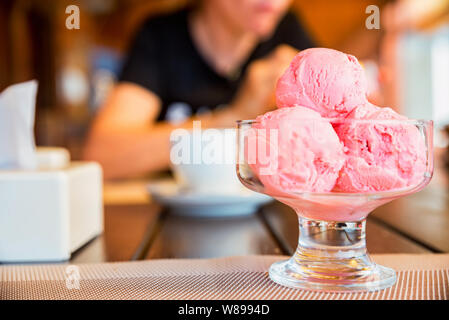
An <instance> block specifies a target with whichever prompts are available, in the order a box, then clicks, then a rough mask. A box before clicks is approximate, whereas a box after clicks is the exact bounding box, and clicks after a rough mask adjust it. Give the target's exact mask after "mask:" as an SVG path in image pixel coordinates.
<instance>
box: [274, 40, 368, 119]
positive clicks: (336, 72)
mask: <svg viewBox="0 0 449 320" xmlns="http://www.w3.org/2000/svg"><path fill="white" fill-rule="evenodd" d="M366 92H367V81H366V78H365V74H364V71H363V69H362V67H361V65H360V64H359V62H358V61H357V58H356V57H354V56H352V55H348V54H345V53H343V52H340V51H336V50H332V49H325V48H312V49H307V50H303V51H301V52H300V53H298V54H297V55H296V56H295V58H294V59H293V60H292V62H291V64H290V66H289V67H288V69H287V70H286V71H285V73H284V74H283V75H282V77H281V78H280V79H279V81H278V83H277V87H276V103H277V106H278V108H284V107H292V106H295V105H299V106H304V107H308V108H311V109H313V110H315V111H317V112H318V113H320V114H321V116H323V117H326V118H336V117H341V116H346V115H347V114H348V113H349V112H351V111H352V109H354V108H355V107H357V106H359V105H362V104H365V103H366V102H367V99H366Z"/></svg>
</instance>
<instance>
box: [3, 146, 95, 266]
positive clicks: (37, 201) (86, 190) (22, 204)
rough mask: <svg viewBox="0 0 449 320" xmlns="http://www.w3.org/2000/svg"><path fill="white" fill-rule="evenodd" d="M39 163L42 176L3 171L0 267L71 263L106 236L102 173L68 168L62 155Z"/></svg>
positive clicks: (83, 165) (80, 165)
mask: <svg viewBox="0 0 449 320" xmlns="http://www.w3.org/2000/svg"><path fill="white" fill-rule="evenodd" d="M43 152H46V153H47V154H46V155H43V154H42V153H43ZM58 152H59V153H58ZM38 153H39V152H38ZM56 153H58V154H56ZM38 159H39V160H38V161H39V163H40V165H39V169H38V170H34V171H30V170H28V171H25V170H24V171H20V170H17V171H1V170H0V262H42V261H63V260H67V259H70V255H71V253H72V252H74V251H75V250H76V249H78V248H80V247H81V246H82V245H84V244H86V243H87V242H88V241H89V240H91V239H93V238H94V237H96V236H97V235H99V234H101V233H102V231H103V203H102V171H101V167H100V166H99V165H98V164H96V163H93V162H71V163H66V164H64V162H68V161H69V160H68V157H66V156H64V149H62V150H59V151H58V150H57V149H56V150H54V152H53V153H52V152H51V150H48V149H45V150H41V154H40V155H38ZM55 159H56V160H55ZM55 167H56V168H55Z"/></svg>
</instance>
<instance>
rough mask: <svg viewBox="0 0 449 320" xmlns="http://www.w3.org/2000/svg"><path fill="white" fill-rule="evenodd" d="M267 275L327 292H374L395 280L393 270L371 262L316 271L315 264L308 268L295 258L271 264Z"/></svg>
mask: <svg viewBox="0 0 449 320" xmlns="http://www.w3.org/2000/svg"><path fill="white" fill-rule="evenodd" d="M330 268H332V267H330ZM269 275H270V278H271V280H273V281H274V282H276V283H278V284H280V285H283V286H287V287H291V288H296V289H306V290H320V291H328V292H344V291H376V290H382V289H385V288H388V287H391V286H392V285H394V283H395V282H396V272H395V271H394V270H393V269H390V268H387V267H384V266H380V265H377V264H375V263H372V264H371V265H370V266H369V267H367V268H363V269H362V270H360V269H354V270H352V271H351V269H350V268H346V270H345V271H344V272H342V269H341V268H340V267H339V268H337V269H325V268H324V266H323V267H322V268H320V269H319V271H317V268H316V266H315V267H312V268H309V267H308V266H307V265H301V264H300V263H298V262H296V261H295V257H292V258H290V259H289V260H287V261H280V262H276V263H274V264H272V265H271V267H270V270H269Z"/></svg>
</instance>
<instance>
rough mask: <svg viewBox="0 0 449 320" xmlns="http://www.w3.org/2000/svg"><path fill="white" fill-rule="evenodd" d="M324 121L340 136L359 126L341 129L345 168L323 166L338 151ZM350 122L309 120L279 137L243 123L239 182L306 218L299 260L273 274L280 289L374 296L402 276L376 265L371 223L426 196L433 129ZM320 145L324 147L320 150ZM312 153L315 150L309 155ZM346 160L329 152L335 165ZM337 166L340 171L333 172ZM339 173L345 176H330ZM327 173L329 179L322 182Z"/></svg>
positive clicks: (408, 123) (410, 123)
mask: <svg viewBox="0 0 449 320" xmlns="http://www.w3.org/2000/svg"><path fill="white" fill-rule="evenodd" d="M321 121H326V122H330V123H331V125H332V127H333V128H334V129H335V130H336V131H337V129H338V128H339V126H341V125H350V126H351V128H352V135H351V132H349V131H340V133H342V132H343V133H344V134H346V135H347V137H348V139H349V141H346V142H345V143H343V142H340V143H341V144H342V145H343V150H344V154H343V158H344V159H343V160H341V161H340V163H337V162H338V161H337V160H336V161H337V162H332V161H334V160H328V163H325V165H324V166H323V163H322V162H323V161H324V162H325V160H323V159H324V158H325V157H326V152H335V151H334V150H333V147H332V146H329V147H328V146H327V144H329V141H328V139H327V138H326V137H322V136H321V135H322V131H323V128H322V127H321ZM349 121H350V123H348V122H347V121H345V120H335V119H320V120H317V119H305V120H304V128H305V129H306V130H302V131H301V130H299V131H298V130H293V131H292V130H289V129H287V130H285V128H282V127H279V128H274V129H273V128H271V129H270V130H275V131H276V130H278V131H279V132H278V133H276V134H270V133H268V131H264V130H267V129H266V128H264V129H261V126H259V123H258V121H256V120H242V121H238V122H237V127H238V131H237V142H238V145H237V148H238V150H237V175H238V178H239V179H240V181H241V182H242V183H243V185H245V186H246V187H247V188H249V189H251V190H253V191H256V192H260V193H264V194H267V195H269V196H272V197H273V198H275V199H277V200H278V201H280V202H282V203H284V204H286V205H288V206H290V207H291V208H293V209H294V210H295V212H296V213H297V215H298V219H299V240H298V247H297V249H296V252H295V254H294V255H293V256H292V257H291V258H290V259H288V260H286V261H280V262H276V263H274V264H273V265H272V266H271V267H270V269H269V276H270V278H271V279H272V280H273V281H274V282H276V283H278V284H280V285H284V286H288V287H293V288H300V289H309V290H323V291H373V290H380V289H385V288H388V287H390V286H392V285H394V283H395V282H396V273H395V271H394V270H393V269H390V268H387V267H384V266H380V265H378V264H376V263H374V262H373V261H372V259H371V258H370V256H369V254H368V252H367V249H366V242H365V225H366V218H367V216H368V214H369V213H370V212H372V211H373V210H374V209H375V208H377V207H378V206H381V205H383V204H385V203H387V202H390V201H392V200H395V199H397V198H399V197H402V196H405V195H409V194H412V193H415V192H418V191H420V190H421V189H422V188H424V187H425V186H426V185H427V184H428V183H429V181H430V179H431V177H432V173H433V137H432V132H433V123H432V121H425V120H369V121H366V120H365V121H364V120H349ZM314 122H317V123H316V124H314ZM318 122H320V123H318ZM345 122H346V123H345ZM306 123H307V125H306ZM297 125H298V126H301V124H300V123H299V124H298V123H297ZM310 128H312V130H310ZM414 128H416V129H414ZM260 130H262V133H261V131H260ZM354 130H355V131H354ZM408 130H412V131H413V135H414V136H413V137H409V136H407V135H409V134H410V132H411V131H408ZM314 131H315V132H314ZM354 132H355V133H356V134H355V135H354ZM379 132H380V133H383V134H379V135H378V133H379ZM366 133H369V134H368V136H367V134H366ZM301 134H302V135H303V136H301ZM362 135H363V137H362ZM261 137H262V138H261ZM269 137H270V138H269ZM273 137H274V138H273ZM374 137H376V138H374ZM377 137H378V138H379V139H378V140H375V139H377ZM389 137H390V138H389ZM271 138H273V139H271ZM409 138H410V139H409ZM415 140H416V141H415ZM261 141H262V142H261ZM295 141H299V142H298V143H296V142H295ZM354 141H355V143H356V144H355V145H354V144H352V142H354ZM320 144H321V147H322V148H321V149H320V148H319V147H318V148H317V146H320ZM345 144H347V145H348V146H349V147H347V146H345ZM419 144H422V147H419V148H418V147H416V148H417V149H416V150H415V151H416V152H408V150H407V148H415V145H419ZM309 148H312V149H313V150H312V151H311V152H309V151H310V150H309ZM351 148H352V149H353V150H352V152H351V150H350V149H351ZM262 149H263V150H262ZM274 149H276V150H275V151H276V152H274V153H275V155H274V156H273V155H271V152H272V151H273V150H274ZM300 149H301V150H300ZM298 150H299V151H298ZM320 150H321V151H320ZM329 150H330V151H329ZM320 152H321V153H320ZM322 152H324V155H323V153H322ZM317 156H318V158H319V159H317V158H316V157H317ZM340 156H341V155H339V156H334V155H332V154H327V157H328V159H336V158H338V157H340ZM320 157H321V158H320ZM261 158H263V160H264V165H262V164H261V163H262V161H261ZM303 158H304V159H306V158H307V159H308V160H304V161H303ZM418 158H419V159H421V160H419V163H420V164H418V163H417V161H418V160H417V159H418ZM354 159H355V160H354ZM360 159H363V160H360ZM358 160H360V161H361V162H360V163H359V162H357V161H358ZM320 161H321V162H320ZM317 163H318V167H315V165H316V164H317ZM335 163H337V164H338V165H336V166H335V167H332V166H333V165H334V164H335ZM342 163H343V164H342ZM354 163H355V164H354ZM311 166H312V168H311ZM340 166H341V167H340ZM396 166H397V167H396ZM267 168H268V170H267ZM317 168H318V169H317ZM323 168H325V169H323ZM332 168H334V169H335V170H338V173H335V172H334V174H333V175H332V174H330V172H331V173H332V170H331V169H332ZM407 172H408V173H407ZM320 175H321V176H324V175H325V177H324V178H323V179H321V180H319V179H318V178H317V177H319V176H320ZM395 175H397V177H396V176H395ZM412 175H413V176H412ZM333 178H334V179H335V183H334V182H332V179H333ZM407 179H408V180H407ZM308 182H311V183H308ZM326 183H332V184H335V186H333V187H331V190H330V191H326V192H323V191H317V189H319V188H320V187H322V186H323V185H325V184H326ZM304 190H306V191H304Z"/></svg>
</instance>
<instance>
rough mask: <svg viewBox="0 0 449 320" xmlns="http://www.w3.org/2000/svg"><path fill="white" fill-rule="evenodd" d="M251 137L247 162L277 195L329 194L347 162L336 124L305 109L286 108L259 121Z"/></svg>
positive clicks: (266, 186) (264, 183)
mask: <svg viewBox="0 0 449 320" xmlns="http://www.w3.org/2000/svg"><path fill="white" fill-rule="evenodd" d="M252 129H253V130H251V131H250V132H249V135H248V136H247V139H248V140H247V143H246V146H247V147H246V150H245V151H246V154H247V157H246V158H247V161H248V163H249V165H250V166H251V168H252V169H253V171H254V172H255V173H256V174H257V176H258V177H259V179H260V181H261V182H262V183H263V185H264V187H265V189H266V190H267V191H268V192H270V193H271V194H273V195H280V194H282V193H291V192H329V191H331V190H332V188H333V187H334V185H335V182H336V180H337V178H338V173H339V171H340V168H341V167H342V165H343V163H344V154H343V147H342V145H341V143H340V141H339V139H338V137H337V135H336V133H335V131H334V129H333V128H332V125H331V124H330V123H329V122H328V121H327V120H324V119H323V118H321V116H320V115H319V113H317V112H315V111H313V110H311V109H308V108H305V107H292V108H282V109H278V110H275V111H272V112H268V113H266V114H265V115H263V116H259V117H257V119H256V123H254V124H253V126H252Z"/></svg>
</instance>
